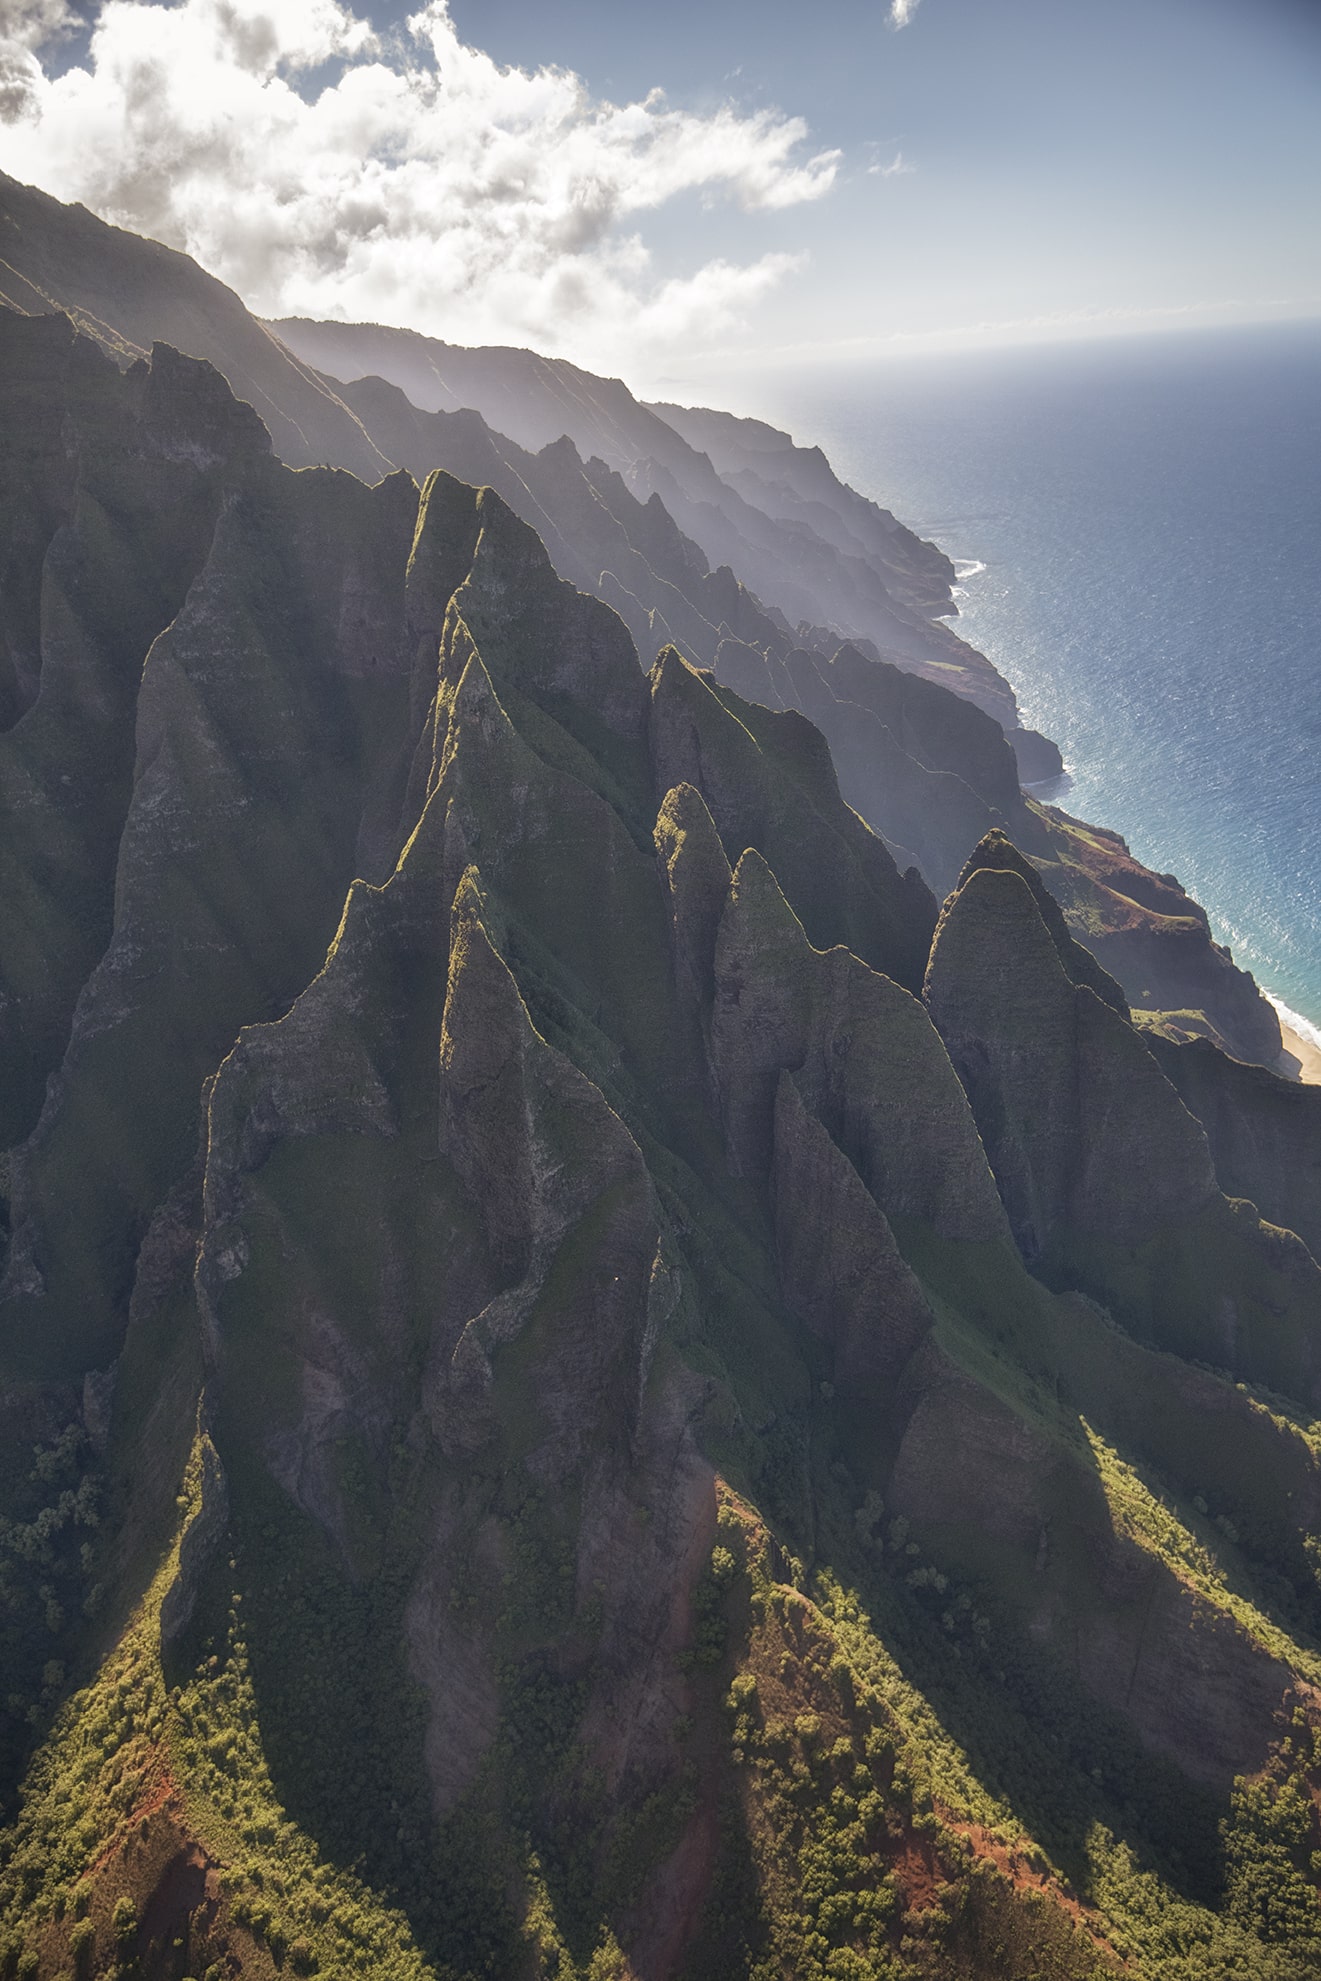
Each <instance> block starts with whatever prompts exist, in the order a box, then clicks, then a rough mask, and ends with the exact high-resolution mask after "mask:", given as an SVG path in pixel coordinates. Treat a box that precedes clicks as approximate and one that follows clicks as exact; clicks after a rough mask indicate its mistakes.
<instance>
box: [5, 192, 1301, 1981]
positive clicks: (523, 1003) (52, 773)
mask: <svg viewBox="0 0 1321 1981" xmlns="http://www.w3.org/2000/svg"><path fill="white" fill-rule="evenodd" d="M0 301H3V303H4V304H5V305H6V307H4V308H3V309H0V409H2V410H0V807H3V816H4V827H3V833H2V834H0V860H3V868H2V869H0V887H2V888H3V902H4V914H3V916H0V991H2V993H3V997H2V1001H0V1055H2V1058H0V1064H2V1065H3V1068H4V1077H3V1081H2V1082H0V1104H2V1106H3V1115H4V1128H3V1133H2V1134H0V1143H2V1144H3V1148H4V1154H3V1156H0V1192H2V1195H3V1207H4V1225H3V1240H4V1257H3V1277H2V1278H0V1423H3V1437H2V1438H0V1643H2V1644H3V1664H4V1671H5V1686H4V1688H3V1690H4V1697H3V1701H0V1705H2V1707H3V1718H2V1719H0V1728H2V1729H3V1732H2V1740H3V1745H2V1746H0V1795H2V1796H3V1817H4V1821H5V1824H6V1828H5V1829H4V1831H3V1832H2V1833H0V1973H3V1974H7V1975H14V1976H20V1975H21V1976H25V1977H32V1976H39V1977H41V1981H47V1978H48V1977H49V1978H50V1981H53V1977H55V1976H57V1975H63V1974H85V1975H93V1974H96V1975H100V1974H124V1975H129V1974H134V1973H136V1974H140V1975H143V1976H147V1977H152V1978H153V1981H154V1978H155V1977H161V1981H166V1977H168V1981H182V1977H184V1976H187V1975H191V1976H193V1977H195V1981H202V1977H203V1976H205V1977H207V1981H220V1977H222V1976H233V1975H245V1976H253V1977H261V1981H266V1978H267V1977H270V1976H273V1975H275V1974H288V1973H294V1974H311V1973H320V1974H323V1975H334V1976H344V1977H347V1976H349V1975H352V1974H360V1973H372V1974H382V1975H394V1976H401V1977H402V1976H419V1977H420V1976H431V1977H436V1981H441V1978H442V1977H443V1981H458V1977H469V1976H472V1977H476V1976H483V1975H496V1976H506V1975H508V1976H511V1977H513V1976H528V1977H533V1976H545V1977H551V1976H554V1977H558V1981H567V1977H572V1976H583V1977H586V1981H606V1977H624V1976H632V1977H636V1981H664V1978H665V1977H671V1976H673V1977H692V1978H693V1981H699V1978H700V1977H710V1981H724V1978H725V1977H738V1976H747V1977H749V1978H750V1981H751V1977H756V1981H767V1978H768V1977H772V1976H774V1977H784V1981H791V1978H792V1981H799V1977H817V1976H820V1977H832V1978H833V1977H850V1981H862V1977H876V1978H877V1981H881V1977H884V1981H893V1978H894V1977H899V1976H906V1975H912V1976H928V1977H944V1976H956V1977H969V1981H972V1977H977V1978H978V1981H980V1977H1004V1981H1017V1977H1022V1976H1025V1975H1028V1974H1039V1975H1043V1976H1049V1977H1051V1978H1052V1981H1063V1977H1070V1981H1073V1977H1078V1981H1081V1977H1084V1976H1102V1975H1111V1974H1120V1973H1124V1972H1128V1973H1136V1974H1140V1975H1145V1976H1152V1977H1162V1981H1164V1978H1165V1977H1171V1981H1193V1978H1194V1977H1197V1981H1202V1977H1212V1981H1219V1978H1220V1977H1225V1981H1228V1977H1231V1976H1248V1975H1253V1976H1258V1975H1261V1976H1266V1977H1273V1981H1303V1977H1306V1976H1310V1975H1312V1974H1315V1973H1316V1971H1317V1969H1318V1964H1321V1907H1319V1904H1318V1897H1317V1864H1318V1862H1321V1820H1319V1819H1318V1814H1317V1811H1318V1806H1321V1746H1319V1745H1318V1729H1319V1728H1321V1691H1319V1690H1318V1688H1319V1687H1321V1649H1318V1635H1319V1633H1321V1581H1319V1579H1318V1577H1319V1573H1321V1570H1319V1566H1318V1554H1317V1545H1318V1544H1317V1538H1316V1537H1317V1532H1318V1517H1319V1515H1321V1446H1319V1445H1318V1440H1317V1431H1316V1424H1317V1417H1318V1404H1319V1402H1321V1269H1319V1268H1318V1265H1317V1252H1316V1247H1317V1246H1318V1244H1321V1215H1319V1214H1318V1209H1317V1206H1318V1202H1319V1201H1321V1198H1319V1197H1318V1191H1317V1184H1318V1177H1319V1176H1321V1091H1318V1090H1316V1089H1310V1088H1304V1087H1302V1086H1300V1085H1298V1084H1297V1083H1296V1082H1291V1081H1288V1080H1286V1079H1284V1078H1282V1077H1280V1075H1279V1074H1278V1073H1277V1072H1276V1071H1274V1070H1273V1068H1274V1067H1275V1066H1276V1064H1277V1063H1278V1062H1279V1055H1280V1034H1279V1029H1278V1024H1277V1022H1276V1020H1275V1018H1274V1014H1273V1012H1272V1011H1271V1009H1270V1007H1269V1006H1268V1005H1267V1004H1266V1002H1265V1000H1263V999H1262V998H1261V997H1260V996H1259V994H1258V993H1257V990H1256V987H1255V985H1254V984H1253V982H1252V980H1251V978H1250V977H1249V976H1247V975H1246V974H1245V973H1243V972H1241V971H1239V970H1238V969H1236V967H1235V966H1234V964H1233V962H1232V959H1231V958H1230V957H1229V955H1228V953H1227V952H1225V951H1224V950H1222V949H1220V948H1219V947H1218V946H1217V945H1216V944H1214V943H1213V941H1212V940H1211V937H1210V934H1209V931H1208V928H1207V925H1206V919H1205V916H1204V915H1203V914H1202V912H1201V910H1200V909H1199V908H1198V907H1197V905H1196V903H1194V902H1192V901H1191V900H1189V898H1188V897H1187V896H1186V895H1185V894H1184V893H1183V892H1182V890H1181V889H1180V888H1179V886H1178V883H1177V881H1175V880H1174V879H1173V878H1172V877H1171V876H1168V875H1157V874H1154V873H1151V872H1150V871H1148V870H1147V869H1146V868H1144V867H1142V866H1141V865H1140V864H1139V863H1138V862H1136V861H1135V860H1134V859H1133V858H1132V857H1131V855H1130V854H1129V853H1128V850H1127V848H1126V847H1125V846H1124V845H1123V842H1122V841H1121V840H1119V839H1118V838H1117V837H1116V836H1115V835H1113V834H1111V833H1108V832H1107V831H1106V830H1105V829H1104V828H1103V827H1096V826H1092V825H1087V824H1083V823H1081V822H1079V821H1076V820H1073V819H1071V818H1069V817H1068V816H1067V815H1065V814H1064V813H1062V812H1061V811H1059V810H1058V809H1057V808H1054V807H1052V806H1050V805H1049V804H1047V803H1044V802H1042V801H1041V798H1040V796H1039V795H1038V796H1034V795H1032V793H1031V792H1030V791H1029V792H1025V791H1024V789H1023V788H1022V785H1021V783H1020V777H1021V776H1022V775H1023V774H1024V772H1025V771H1026V772H1027V773H1028V774H1029V776H1030V777H1032V778H1033V779H1034V780H1036V779H1039V778H1040V777H1041V776H1043V775H1044V774H1048V773H1049V772H1050V770H1051V769H1052V768H1053V767H1055V764H1056V763H1057V759H1056V758H1052V754H1051V748H1050V746H1049V744H1048V743H1047V742H1046V741H1045V739H1041V738H1035V739H1034V738H1032V737H1031V736H1029V735H1025V734H1024V733H1023V732H1022V731H1021V730H1020V729H1019V728H1018V726H1017V721H1016V710H1015V707H1014V703H1013V696H1012V690H1011V689H1010V687H1009V685H1008V684H1007V683H1006V682H1004V681H1003V679H1002V678H1001V677H1000V676H999V675H997V674H996V672H995V670H994V669H992V668H991V667H990V664H989V663H988V662H987V661H985V659H984V658H983V657H982V656H981V655H979V654H977V653H976V652H975V650H974V649H972V648H971V647H969V646H968V645H967V643H966V642H963V641H961V640H960V639H959V637H958V635H957V634H956V633H955V632H954V631H953V629H952V628H951V627H950V625H949V624H948V623H947V621H948V619H949V618H950V617H951V616H952V613H953V601H952V599H951V597H950V577H951V575H952V572H951V568H950V567H949V565H948V563H947V561H946V560H945V558H944V557H943V554H942V553H941V552H940V551H939V550H938V549H937V548H935V547H934V546H932V545H930V544H927V543H924V542H922V541H921V540H920V539H919V538H917V537H916V536H915V535H913V534H912V533H911V532H910V531H908V530H906V529H905V528H904V527H903V525H902V524H900V523H898V522H897V521H896V520H895V519H894V518H893V517H891V516H889V515H888V513H887V512H885V511H884V510H881V509H879V508H877V507H876V506H875V505H874V504H872V503H870V502H868V501H867V500H866V499H865V498H864V497H862V496H860V495H858V494H857V493H856V492H855V491H853V490H851V489H849V488H847V487H846V486H845V485H844V484H842V483H841V482H840V481H839V480H838V479H837V478H836V477H835V475H834V474H833V472H832V471H831V469H830V467H829V464H828V463H827V462H826V461H825V459H824V457H823V456H821V455H820V454H819V452H817V451H816V450H810V449H802V448H798V447H796V446H795V445H794V444H793V442H792V441H791V440H790V438H789V437H788V436H787V435H783V434H781V433H779V432H778V431H776V430H775V429H773V428H770V427H767V426H765V425H763V424H761V423H759V422H755V421H736V420H733V419H731V418H730V416H728V415H724V414H720V413H716V412H711V411H706V410H702V409H682V408H675V407H668V406H644V405H641V404H640V403H639V402H638V401H636V400H634V399H633V398H632V396H631V395H630V394H629V393H628V391H627V389H626V388H625V387H624V386H623V385H621V384H620V383H619V382H618V381H609V380H601V379H598V378H595V377H594V376H592V375H591V374H589V373H586V372H582V371H579V370H577V369H576V368H575V367H573V366H571V365H568V364H566V363H564V362H563V361H558V360H556V361H549V360H545V359H541V358H538V357H536V356H535V355H534V354H532V353H529V352H522V351H513V350H499V349H461V348H457V347H452V346H448V345H444V344H441V343H438V342H435V341H433V340H428V339H422V338H418V337H414V336H412V335H411V334H404V333H397V332H388V331H381V330H377V329H374V328H372V327H370V326H350V325H338V324H312V323H300V322H297V321H295V322H288V323H282V324H279V325H276V326H263V325H262V324H260V323H258V322H257V321H256V319H255V318H253V317H252V316H251V315H250V314H249V313H248V312H247V311H246V309H245V308H244V306H243V305H242V303H241V302H240V301H239V299H238V298H237V297H236V296H234V295H233V294H232V292H230V291H228V290H226V289H225V288H224V287H223V286H222V285H220V284H219V283H216V282H215V281H214V280H213V279H212V278H210V277H208V276H206V275H205V274H203V272H202V271H201V270H200V269H198V268H197V267H196V265H195V264H193V263H191V262H190V261H189V260H188V259H187V258H186V257H184V256H181V255H178V254H175V253H172V252H170V251H168V250H166V249H163V248H160V247H158V246H157V245H156V244H154V243H149V242H145V241H141V240H139V239H137V238H136V237H134V236H131V235H126V234H123V233H121V232H119V231H118V230H115V229H111V228H108V227H105V226H104V225H103V224H102V223H101V222H99V221H96V220H94V219H93V218H92V216H90V215H89V214H87V213H85V212H83V211H82V210H81V209H76V208H73V209H71V208H65V207H61V206H60V205H59V204H58V203H56V202H54V201H52V200H49V199H47V198H46V197H45V196H44V195H41V194H37V193H34V192H33V191H32V190H31V189H29V188H24V187H21V186H18V185H16V184H15V183H14V182H13V181H8V180H3V181H0ZM1016 748H1017V750H1018V752H1019V755H1018V757H1016V755H1015V749H1016ZM942 904H943V905H942ZM1139 1004H1140V1005H1142V1006H1143V1007H1144V1008H1143V1009H1141V1010H1138V1011H1136V1012H1135V1011H1134V1009H1133V1007H1134V1006H1135V1005H1139Z"/></svg>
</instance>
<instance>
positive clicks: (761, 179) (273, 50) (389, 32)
mask: <svg viewBox="0 0 1321 1981" xmlns="http://www.w3.org/2000/svg"><path fill="white" fill-rule="evenodd" d="M0 169H3V170H5V171H8V172H10V173H12V174H13V175H14V176H15V177H17V178H21V179H24V180H27V181H31V182H34V183H36V184H38V185H40V186H42V187H44V188H45V189H46V190H48V191H50V192H52V193H54V194H56V195H57V196H58V197H59V198H61V199H78V200H81V201H83V202H84V203H85V204H86V205H87V206H89V207H90V208H92V210H93V211H95V212H97V213H99V214H101V215H103V216H104V217H105V218H107V219H110V220H113V221H115V222H116V223H117V224H119V225H122V226H127V227H131V228H133V229H135V230H137V231H139V232H142V233H147V234H151V235H153V236H155V237H156V238H158V239H161V240H165V241H167V242H169V243H170V244H171V245H173V246H177V247H181V248H185V249H186V250H187V251H188V252H190V253H192V254H193V255H195V256H196V257H197V259H198V260H199V261H201V262H202V263H203V265H204V266H205V267H207V268H209V269H210V270H211V271H212V272H213V273H214V274H216V275H218V276H220V277H221V278H222V279H223V280H225V281H227V282H229V283H230V284H232V286H233V287H235V288H236V289H237V290H238V291H239V292H240V294H241V295H243V297H244V298H245V300H246V301H247V302H248V303H249V304H250V305H251V306H252V307H254V308H255V309H257V310H258V311H259V312H261V313H262V314H264V315H269V316H277V315H284V314H293V313H298V314H304V315H315V316H338V317H346V318H349V319H352V320H368V321H376V322H389V323H399V324H406V325H409V326H411V327H413V328H416V329H419V330H423V331H425V332H427V333H429V334H431V335H434V336H439V337H443V338H446V339H448V340H450V341H452V342H458V343H477V342H508V343H519V344H531V345H533V346H535V347H537V348H540V349H542V350H547V351H552V352H555V353H558V354H561V355H566V356H571V357H573V358H575V359H577V360H578V361H579V362H581V363H583V364H586V365H588V366H590V367H591V368H593V369H596V370H605V371H610V372H617V373H620V374H622V375H624V376H626V377H627V378H628V379H629V380H630V382H631V383H634V384H635V385H638V386H640V387H643V388H648V387H650V386H651V385H653V384H656V383H658V382H664V383H669V382H672V381H673V380H674V379H675V378H676V377H683V376H685V375H697V374H702V375H706V376H712V377H714V376H718V375H719V374H720V373H721V371H722V370H723V371H724V372H725V373H726V375H728V376H731V377H732V376H734V375H735V374H739V373H743V372H746V371H747V370H748V369H749V368H752V369H755V368H758V367H776V368H783V367H784V366H785V365H786V364H793V365H797V364H801V365H803V366H805V367H809V366H816V365H819V364H823V363H824V364H829V363H835V362H839V361H841V360H847V361H849V362H856V361H858V360H863V361H866V360H868V359H870V358H872V357H878V358H882V357H885V356H887V355H890V354H907V353H911V352H913V351H923V350H946V349H959V348H969V347H976V346H985V345H990V344H996V343H1006V342H1010V343H1012V342H1018V341H1031V340H1039V339H1043V338H1045V339H1058V338H1063V337H1077V336H1096V335H1104V334H1121V333H1124V332H1126V331H1148V332H1149V331H1151V330H1160V329H1164V328H1173V327H1177V326H1179V325H1183V324H1190V325H1191V324H1210V323H1216V322H1252V321H1272V320H1279V319H1280V318H1286V317H1318V318H1321V0H814V3H813V4H803V0H792V4H791V0H667V4H666V5H664V6H659V5H654V4H653V5H650V6H647V7H639V6H633V5H628V4H624V3H622V0H425V4H423V5H421V6H420V7H419V6H417V5H416V4H415V0H408V4H404V5H399V4H393V0H375V4H372V0H343V3H341V0H0Z"/></svg>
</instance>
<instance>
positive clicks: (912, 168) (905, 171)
mask: <svg viewBox="0 0 1321 1981" xmlns="http://www.w3.org/2000/svg"><path fill="white" fill-rule="evenodd" d="M867 170H868V172H869V173H871V174H872V176H873V177H879V178H882V179H906V178H907V177H908V176H909V175H910V173H913V172H916V170H917V167H916V165H909V164H908V163H907V161H906V160H905V158H904V154H903V153H902V151H896V152H895V155H894V157H893V158H892V159H891V160H890V163H889V164H888V165H882V164H881V162H880V160H879V159H877V160H876V161H875V162H874V163H873V164H871V165H869V166H868V167H867Z"/></svg>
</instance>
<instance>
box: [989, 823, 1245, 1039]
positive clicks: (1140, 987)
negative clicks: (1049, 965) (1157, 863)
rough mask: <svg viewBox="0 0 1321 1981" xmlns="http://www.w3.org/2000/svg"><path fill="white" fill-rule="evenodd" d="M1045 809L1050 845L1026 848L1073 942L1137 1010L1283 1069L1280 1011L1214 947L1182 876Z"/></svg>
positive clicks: (1114, 838) (1111, 836)
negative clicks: (1159, 869) (1088, 953)
mask: <svg viewBox="0 0 1321 1981" xmlns="http://www.w3.org/2000/svg"><path fill="white" fill-rule="evenodd" d="M1038 810H1039V814H1040V817H1041V819H1042V821H1043V823H1044V825H1045V827H1046V833H1047V839H1048V844H1047V846H1046V847H1045V848H1044V849H1039V848H1038V846H1037V845H1035V844H1032V845H1029V844H1027V843H1026V842H1024V850H1025V851H1026V852H1028V853H1029V854H1030V855H1031V857H1032V859H1033V860H1034V862H1035V863H1036V866H1037V868H1038V871H1039V872H1040V874H1041V876H1042V878H1043V879H1044V880H1045V882H1046V885H1047V887H1048V888H1049V889H1050V891H1051V893H1052V894H1053V895H1054V896H1055V898H1056V900H1057V901H1058V902H1059V903H1060V906H1061V907H1062V908H1063V909H1064V911H1065V914H1066V915H1067V917H1068V921H1069V927H1070V929H1071V930H1072V932H1073V934H1074V935H1075V936H1076V937H1077V938H1078V939H1079V940H1080V941H1082V942H1084V943H1085V944H1086V946H1087V947H1088V949H1090V950H1091V952H1092V954H1093V955H1094V956H1095V957H1096V959H1097V961H1098V962H1099V963H1101V964H1102V965H1103V966H1104V968H1105V969H1106V970H1107V971H1108V972H1109V974H1110V975H1111V976H1112V977H1113V978H1114V979H1115V980H1116V981H1117V982H1118V983H1120V984H1122V986H1123V989H1124V995H1125V996H1126V997H1127V999H1128V1001H1129V1003H1130V1004H1131V1005H1132V1006H1133V1007H1134V1009H1135V1010H1144V1011H1154V1012H1161V1013H1165V1014H1168V1019H1169V1021H1170V1022H1172V1024H1173V1025H1174V1026H1176V1027H1177V1028H1178V1029H1180V1030H1181V1031H1183V1032H1184V1033H1185V1034H1186V1035H1193V1036H1196V1035H1201V1036H1205V1037H1208V1038H1211V1039H1213V1040H1214V1041H1215V1042H1216V1043H1217V1044H1218V1045H1221V1046H1223V1047H1224V1048H1225V1049H1226V1050H1227V1051H1228V1052H1231V1053H1232V1054H1233V1055H1234V1057H1235V1058H1237V1059H1246V1060H1253V1061H1256V1062H1257V1063H1258V1064H1260V1065H1262V1066H1272V1067H1273V1066H1275V1065H1276V1063H1277V1062H1278V1060H1279V1057H1280V1049H1281V1042H1280V1022H1279V1019H1278V1018H1277V1017H1276V1015H1275V1010H1274V1007H1273V1006H1272V1005H1271V1004H1269V1003H1268V1002H1267V1000H1266V999H1265V998H1264V997H1263V996H1262V995H1261V992H1260V991H1259V990H1258V989H1257V986H1256V983H1255V982H1254V980H1253V978H1252V977H1251V976H1250V975H1249V973H1248V972H1247V971H1246V970H1240V969H1238V968H1237V967H1236V965H1235V963H1234V961H1233V958H1232V957H1231V955H1230V953H1229V951H1228V950H1227V949H1226V948H1224V947H1223V945H1222V944H1220V943H1217V942H1216V941H1214V939H1213V938H1212V935H1211V931H1210V928H1209V926H1208V924H1207V919H1206V911H1205V909H1203V908H1202V907H1201V906H1200V904H1199V903H1198V902H1196V901H1194V900H1192V899H1191V897H1190V896H1189V895H1187V894H1185V893H1184V890H1183V889H1182V887H1180V885H1179V883H1178V881H1177V880H1176V879H1175V877H1174V875H1173V874H1157V873H1153V872H1152V871H1151V869H1150V868H1149V867H1144V866H1143V865H1142V863H1141V862H1140V861H1138V860H1135V859H1134V858H1133V855H1132V854H1131V853H1130V852H1129V850H1128V847H1127V846H1126V845H1125V843H1124V841H1123V840H1122V839H1121V838H1120V836H1119V834H1118V833H1117V832H1107V831H1105V830H1103V829H1102V828H1101V827H1099V826H1094V825H1084V824H1083V823H1082V822H1081V821H1080V820H1078V819H1071V818H1070V817H1069V816H1068V814H1067V813H1064V812H1060V811H1058V810H1056V809H1055V808H1054V807H1052V806H1048V805H1045V806H1041V807H1039V808H1038Z"/></svg>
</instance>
